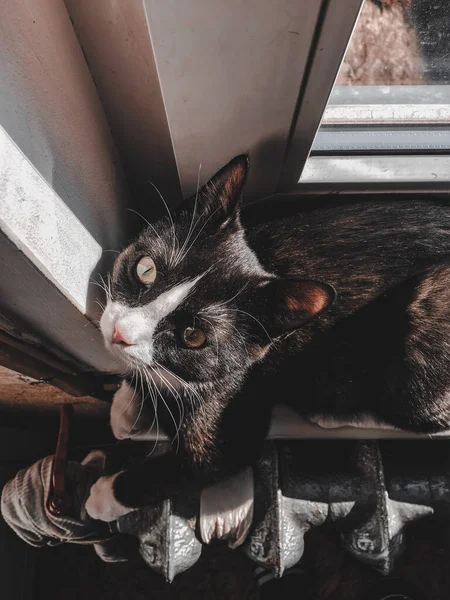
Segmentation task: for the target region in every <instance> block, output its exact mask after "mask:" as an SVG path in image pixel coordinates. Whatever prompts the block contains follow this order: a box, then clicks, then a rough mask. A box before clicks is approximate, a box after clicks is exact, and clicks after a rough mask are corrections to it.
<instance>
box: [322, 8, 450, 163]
mask: <svg viewBox="0 0 450 600" xmlns="http://www.w3.org/2000/svg"><path fill="white" fill-rule="evenodd" d="M436 150H438V151H447V150H450V0H365V2H364V4H363V6H362V9H361V13H360V16H359V18H358V21H357V23H356V26H355V29H354V32H353V35H352V38H351V40H350V43H349V46H348V49H347V53H346V56H345V59H344V61H343V63H342V65H341V69H340V72H339V74H338V77H337V80H336V84H335V87H334V89H333V92H332V94H331V96H330V100H329V102H328V106H327V108H326V110H325V113H324V116H323V120H322V125H321V127H320V129H319V132H318V134H317V136H316V139H315V142H314V145H313V148H312V151H313V153H316V154H330V153H333V152H335V153H352V152H353V153H361V152H363V153H364V152H379V153H383V152H390V153H392V152H397V153H404V152H405V151H410V152H420V153H426V152H435V151H436Z"/></svg>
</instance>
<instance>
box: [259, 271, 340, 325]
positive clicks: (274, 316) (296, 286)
mask: <svg viewBox="0 0 450 600" xmlns="http://www.w3.org/2000/svg"><path fill="white" fill-rule="evenodd" d="M263 294H264V298H265V305H266V308H267V311H268V312H267V313H266V315H267V316H266V328H267V330H268V331H269V333H270V334H271V335H272V336H273V337H277V336H279V335H281V334H283V333H288V332H290V331H293V330H294V329H297V328H298V327H301V326H302V325H304V324H305V323H308V322H309V321H311V320H312V319H314V318H316V317H318V316H319V315H320V314H321V313H322V312H323V311H324V310H325V309H326V308H328V307H329V306H330V304H332V302H333V301H334V299H335V298H336V291H335V289H334V287H333V286H331V285H329V284H328V283H322V282H319V281H309V280H304V279H271V280H269V282H268V283H267V284H265V285H264V288H263Z"/></svg>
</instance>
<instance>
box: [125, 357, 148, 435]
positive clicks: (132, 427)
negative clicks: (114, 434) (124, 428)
mask: <svg viewBox="0 0 450 600" xmlns="http://www.w3.org/2000/svg"><path fill="white" fill-rule="evenodd" d="M137 369H138V371H139V375H140V378H141V392H142V395H141V404H140V407H139V412H138V416H137V417H136V420H135V422H134V423H133V425H132V426H131V427H130V429H129V430H128V434H127V435H130V436H131V437H133V434H132V431H133V429H134V428H135V427H136V425H137V424H138V423H139V419H140V418H141V415H142V410H143V408H144V402H145V399H146V398H147V396H146V395H145V394H144V385H143V379H142V372H141V370H140V369H139V367H137Z"/></svg>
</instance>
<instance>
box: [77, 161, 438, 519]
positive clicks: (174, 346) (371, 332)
mask: <svg viewBox="0 0 450 600" xmlns="http://www.w3.org/2000/svg"><path fill="white" fill-rule="evenodd" d="M247 168H248V167H247V158H246V157H245V156H240V157H237V158H235V159H234V160H233V161H231V162H230V163H229V164H228V165H227V166H225V167H224V168H223V169H222V170H221V171H219V173H217V174H216V175H215V176H214V177H213V178H212V180H211V181H209V182H208V183H207V184H206V185H205V186H204V187H203V188H202V189H201V190H200V191H199V192H198V194H197V195H196V196H194V197H193V198H191V199H190V200H188V201H186V202H185V203H184V204H183V205H182V206H181V208H180V209H179V210H178V212H177V213H176V214H174V215H173V217H165V218H163V219H161V220H160V221H158V222H156V223H154V224H151V225H150V224H149V226H148V227H147V228H146V229H145V230H144V231H143V232H142V234H141V235H140V236H139V238H138V239H137V240H136V241H135V242H134V243H132V244H131V245H130V246H129V247H128V248H127V249H126V250H124V251H123V252H122V253H121V255H120V256H119V257H118V259H117V261H116V264H115V267H114V271H113V275H112V284H111V289H110V297H109V299H108V304H107V307H106V310H105V312H104V314H103V316H102V319H101V329H102V332H103V335H104V337H105V342H106V345H107V347H108V348H109V349H110V350H111V351H112V352H113V353H114V354H115V356H117V357H119V358H120V359H121V360H122V361H123V362H124V363H125V364H126V366H127V368H128V369H129V371H130V377H128V378H127V379H126V380H125V381H124V383H123V384H122V387H121V389H120V390H119V392H117V394H116V397H115V399H114V403H113V408H112V426H113V431H114V432H115V434H116V436H117V437H124V436H126V435H129V434H130V432H131V433H132V430H133V424H136V423H138V421H139V425H140V426H141V427H142V423H143V422H144V423H146V424H147V426H148V427H149V428H150V427H152V426H154V427H156V426H158V427H159V426H161V427H163V428H164V429H165V431H166V432H167V433H169V434H171V435H172V437H174V438H175V441H174V444H173V451H172V452H170V453H168V454H166V455H163V456H160V457H158V458H155V459H152V460H151V461H149V462H148V463H146V464H144V465H140V466H137V467H136V468H135V469H134V470H130V471H126V472H123V473H120V474H118V475H115V476H114V477H112V478H103V479H101V480H100V481H99V482H98V484H96V486H94V488H93V492H92V494H91V498H90V500H89V501H88V505H87V508H88V511H89V513H90V514H91V515H92V516H93V517H97V518H103V519H105V520H108V519H109V520H111V519H113V518H116V517H117V516H118V515H119V514H121V511H122V510H123V511H124V512H126V510H127V509H126V508H124V507H130V506H132V507H134V506H139V505H141V504H144V503H148V502H151V501H155V500H158V499H161V498H163V497H167V496H172V497H173V496H174V495H175V496H176V495H177V494H182V493H186V490H187V489H189V488H200V487H203V486H205V485H208V484H211V483H212V482H215V481H217V480H220V479H221V478H223V477H226V476H228V475H231V474H233V473H236V472H238V471H239V470H241V469H242V468H243V467H245V466H247V465H249V464H250V463H251V462H252V461H254V459H255V458H256V457H257V456H258V454H259V452H260V448H261V444H262V441H263V439H264V436H265V434H266V432H267V429H268V426H269V421H270V416H271V409H272V407H273V405H274V404H275V403H277V402H281V401H282V402H285V403H287V404H289V405H290V406H292V407H293V408H294V409H295V410H296V411H297V412H298V413H300V414H301V415H304V416H306V417H308V418H311V419H313V420H319V421H320V419H321V418H329V417H332V418H335V419H336V418H337V419H346V420H350V421H352V420H353V421H354V420H360V419H361V418H362V417H364V416H370V417H371V418H372V419H374V420H375V421H377V422H379V423H385V424H390V425H393V426H395V427H398V428H401V429H407V430H412V431H417V432H433V431H439V430H444V429H446V428H447V427H448V423H449V421H450V402H449V392H450V368H449V367H450V298H449V288H450V208H449V207H447V206H445V205H444V204H439V203H437V202H435V203H431V202H426V201H423V200H422V201H416V200H414V199H410V200H407V201H398V202H393V201H388V200H384V201H383V200H382V201H379V200H377V201H371V200H365V201H364V202H362V201H359V202H352V203H350V204H347V205H335V206H330V207H328V208H323V207H322V208H317V209H314V208H313V209H311V210H308V211H303V212H301V211H300V209H299V205H298V204H297V205H295V206H293V205H290V206H289V210H288V208H286V209H285V210H284V212H283V209H284V205H278V206H277V205H276V204H275V205H274V206H272V207H271V208H270V206H269V210H268V209H267V206H266V205H261V204H258V203H256V204H254V205H250V206H246V207H245V209H243V210H242V211H241V210H240V208H239V204H240V198H241V195H242V189H243V186H244V183H245V179H246V173H247ZM241 213H242V214H241ZM277 213H278V214H277ZM134 421H135V423H134Z"/></svg>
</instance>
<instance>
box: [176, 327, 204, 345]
mask: <svg viewBox="0 0 450 600" xmlns="http://www.w3.org/2000/svg"><path fill="white" fill-rule="evenodd" d="M181 337H182V339H183V343H184V345H185V346H187V347H188V348H201V347H202V346H204V345H205V343H206V334H205V332H204V331H202V330H201V329H199V328H198V327H186V329H184V330H183V333H182V334H181Z"/></svg>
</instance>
